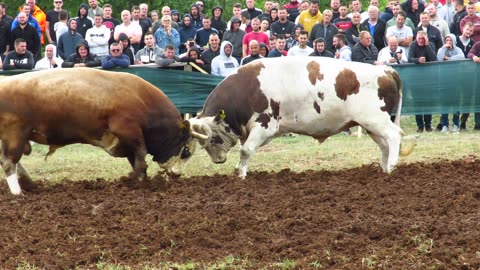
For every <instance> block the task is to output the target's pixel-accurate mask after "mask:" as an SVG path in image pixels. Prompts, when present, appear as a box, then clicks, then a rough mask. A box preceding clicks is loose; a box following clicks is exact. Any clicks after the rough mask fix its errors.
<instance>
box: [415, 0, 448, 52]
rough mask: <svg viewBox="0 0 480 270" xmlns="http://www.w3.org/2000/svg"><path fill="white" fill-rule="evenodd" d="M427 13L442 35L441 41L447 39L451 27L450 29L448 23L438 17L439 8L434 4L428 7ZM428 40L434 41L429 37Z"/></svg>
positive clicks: (431, 22)
mask: <svg viewBox="0 0 480 270" xmlns="http://www.w3.org/2000/svg"><path fill="white" fill-rule="evenodd" d="M426 11H427V13H428V15H429V18H430V24H431V25H433V26H435V27H436V28H437V29H438V30H439V31H440V34H441V35H442V37H441V40H443V39H445V37H446V36H447V35H448V34H450V27H448V23H447V22H446V21H445V20H444V19H442V18H440V17H439V16H438V14H437V8H436V7H435V5H434V4H430V5H428V6H427V8H426ZM420 19H421V18H420ZM420 23H421V22H420ZM428 40H430V41H432V40H431V39H430V37H428ZM440 47H441V46H440ZM440 47H437V48H436V49H437V50H438V49H439V48H440Z"/></svg>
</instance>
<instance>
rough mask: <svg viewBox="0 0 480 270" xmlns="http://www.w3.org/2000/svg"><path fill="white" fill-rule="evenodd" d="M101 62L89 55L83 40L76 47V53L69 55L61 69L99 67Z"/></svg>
mask: <svg viewBox="0 0 480 270" xmlns="http://www.w3.org/2000/svg"><path fill="white" fill-rule="evenodd" d="M101 64H102V62H101V61H100V58H99V57H98V56H97V55H95V54H93V53H90V48H89V47H88V43H87V42H86V41H85V40H82V41H80V42H79V43H78V45H77V50H76V53H74V54H72V55H70V56H69V57H68V58H67V59H66V60H65V61H64V62H63V63H62V68H71V67H74V68H77V67H99V66H101Z"/></svg>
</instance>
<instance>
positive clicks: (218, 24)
mask: <svg viewBox="0 0 480 270" xmlns="http://www.w3.org/2000/svg"><path fill="white" fill-rule="evenodd" d="M216 9H220V17H219V18H215V17H214V13H215V10H216ZM222 14H223V8H222V6H219V5H217V6H215V7H214V8H213V9H212V17H211V18H212V24H211V27H212V28H215V29H217V31H218V36H219V37H220V40H221V39H222V37H223V34H224V33H225V31H226V30H227V23H226V22H225V21H224V20H223V19H222Z"/></svg>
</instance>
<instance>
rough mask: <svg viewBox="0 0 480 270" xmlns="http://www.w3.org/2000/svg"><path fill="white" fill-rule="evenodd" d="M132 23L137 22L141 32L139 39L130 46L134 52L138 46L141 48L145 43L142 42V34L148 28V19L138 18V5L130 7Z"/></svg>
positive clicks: (149, 22) (138, 48)
mask: <svg viewBox="0 0 480 270" xmlns="http://www.w3.org/2000/svg"><path fill="white" fill-rule="evenodd" d="M132 24H138V25H139V26H140V29H141V30H142V32H141V33H142V34H141V35H140V41H139V42H138V43H132V47H133V50H134V52H135V53H136V52H137V51H138V50H140V48H143V46H145V44H143V36H144V34H145V33H147V32H148V30H149V29H150V26H151V25H150V24H151V21H150V20H142V18H140V7H139V6H133V7H132Z"/></svg>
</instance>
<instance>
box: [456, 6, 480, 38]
mask: <svg viewBox="0 0 480 270" xmlns="http://www.w3.org/2000/svg"><path fill="white" fill-rule="evenodd" d="M467 22H471V23H473V25H474V26H475V27H474V28H473V34H472V35H471V38H472V39H473V40H474V41H475V42H477V41H480V17H479V16H477V14H476V13H475V4H474V3H472V2H469V3H468V4H467V15H466V16H465V17H464V18H463V19H462V20H461V21H460V28H461V29H463V26H464V25H465V24H466V23H467Z"/></svg>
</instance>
